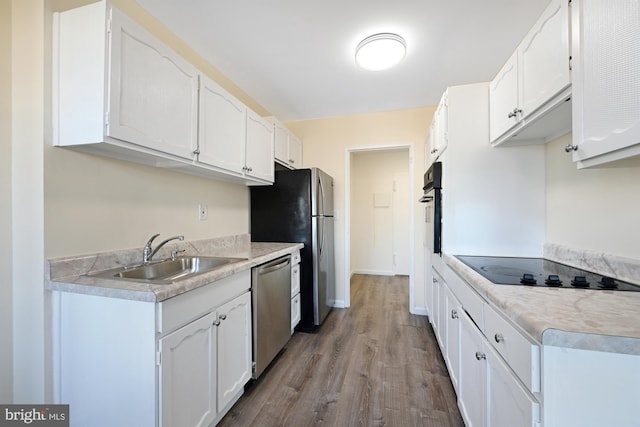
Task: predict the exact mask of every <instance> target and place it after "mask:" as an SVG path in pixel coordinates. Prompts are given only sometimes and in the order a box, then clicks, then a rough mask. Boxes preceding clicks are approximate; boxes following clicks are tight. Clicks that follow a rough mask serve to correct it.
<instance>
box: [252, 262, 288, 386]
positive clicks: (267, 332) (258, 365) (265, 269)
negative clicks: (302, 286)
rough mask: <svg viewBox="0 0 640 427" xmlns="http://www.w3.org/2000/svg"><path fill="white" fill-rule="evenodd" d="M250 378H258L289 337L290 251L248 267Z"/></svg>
mask: <svg viewBox="0 0 640 427" xmlns="http://www.w3.org/2000/svg"><path fill="white" fill-rule="evenodd" d="M251 298H252V310H253V378H258V377H259V376H260V374H262V372H263V371H264V370H265V368H266V367H267V366H269V363H271V361H272V360H273V359H274V357H276V355H277V354H278V353H279V352H280V350H282V348H283V347H284V345H285V344H286V343H287V341H289V338H291V255H286V256H283V257H281V258H277V259H275V260H273V261H270V262H268V263H266V264H262V265H259V266H257V267H254V268H253V269H252V271H251Z"/></svg>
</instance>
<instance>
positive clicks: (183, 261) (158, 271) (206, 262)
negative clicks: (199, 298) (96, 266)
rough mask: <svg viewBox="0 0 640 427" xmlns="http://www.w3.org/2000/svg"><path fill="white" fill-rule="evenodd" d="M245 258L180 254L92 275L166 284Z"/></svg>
mask: <svg viewBox="0 0 640 427" xmlns="http://www.w3.org/2000/svg"><path fill="white" fill-rule="evenodd" d="M244 260H246V258H226V257H206V256H180V257H177V258H175V259H169V260H166V261H159V262H154V263H151V264H144V265H137V266H132V267H120V268H116V269H111V270H106V271H101V272H97V273H92V274H90V276H95V277H103V278H107V279H120V280H132V281H142V282H148V283H152V284H159V285H166V284H171V283H175V282H177V281H180V280H184V279H188V278H190V277H193V276H196V275H198V274H202V273H207V272H209V271H213V270H215V269H216V268H220V267H222V266H225V265H227V264H231V263H233V262H238V261H244Z"/></svg>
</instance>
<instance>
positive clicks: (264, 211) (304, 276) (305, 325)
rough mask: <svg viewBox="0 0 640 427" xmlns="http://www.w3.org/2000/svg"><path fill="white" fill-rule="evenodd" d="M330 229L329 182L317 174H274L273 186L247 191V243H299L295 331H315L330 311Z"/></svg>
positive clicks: (332, 265) (307, 171)
mask: <svg viewBox="0 0 640 427" xmlns="http://www.w3.org/2000/svg"><path fill="white" fill-rule="evenodd" d="M333 230H334V222H333V178H331V176H329V175H328V174H326V173H325V172H323V171H321V170H320V169H318V168H311V169H296V170H278V171H276V172H275V182H274V184H273V185H271V186H268V187H267V186H264V187H251V230H250V232H251V241H253V242H300V243H304V248H303V249H302V250H301V251H300V255H301V263H300V306H301V307H300V308H301V320H300V323H299V324H298V327H297V330H299V331H304V332H313V331H315V330H316V329H317V328H318V327H319V326H320V325H321V324H322V322H323V321H324V319H325V318H326V317H327V315H328V314H329V311H330V310H331V307H333V304H334V300H335V259H334V258H335V255H334V247H333V237H334V234H333V232H334V231H333Z"/></svg>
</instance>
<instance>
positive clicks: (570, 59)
mask: <svg viewBox="0 0 640 427" xmlns="http://www.w3.org/2000/svg"><path fill="white" fill-rule="evenodd" d="M571 70H573V56H571V55H569V71H571Z"/></svg>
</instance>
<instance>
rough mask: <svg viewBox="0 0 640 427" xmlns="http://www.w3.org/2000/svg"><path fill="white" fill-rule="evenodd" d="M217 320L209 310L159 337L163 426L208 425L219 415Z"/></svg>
mask: <svg viewBox="0 0 640 427" xmlns="http://www.w3.org/2000/svg"><path fill="white" fill-rule="evenodd" d="M215 320H216V315H215V313H209V314H207V315H205V316H203V317H201V318H199V319H198V320H195V321H193V322H191V323H189V324H187V325H186V326H183V327H182V328H180V329H178V330H176V331H175V332H172V333H171V334H169V335H167V336H165V337H164V338H161V339H160V342H159V347H160V414H161V425H163V426H185V427H187V426H188V427H190V426H208V425H209V424H210V423H211V421H212V420H213V419H214V418H215V416H216V369H217V366H216V332H217V330H216V326H215V325H214V322H215Z"/></svg>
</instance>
